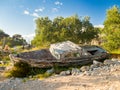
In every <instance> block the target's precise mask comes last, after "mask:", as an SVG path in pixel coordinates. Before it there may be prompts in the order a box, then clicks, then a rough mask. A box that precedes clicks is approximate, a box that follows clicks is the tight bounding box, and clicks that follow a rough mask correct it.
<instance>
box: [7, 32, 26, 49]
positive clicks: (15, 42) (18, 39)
mask: <svg viewBox="0 0 120 90" xmlns="http://www.w3.org/2000/svg"><path fill="white" fill-rule="evenodd" d="M6 44H8V45H9V46H10V47H14V46H21V45H23V46H24V45H26V44H27V42H26V40H25V39H24V38H23V37H22V35H20V34H14V35H13V36H12V37H9V38H7V43H6Z"/></svg>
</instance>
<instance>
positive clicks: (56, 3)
mask: <svg viewBox="0 0 120 90" xmlns="http://www.w3.org/2000/svg"><path fill="white" fill-rule="evenodd" d="M54 4H55V5H63V3H62V2H59V1H56V2H55V3H54Z"/></svg>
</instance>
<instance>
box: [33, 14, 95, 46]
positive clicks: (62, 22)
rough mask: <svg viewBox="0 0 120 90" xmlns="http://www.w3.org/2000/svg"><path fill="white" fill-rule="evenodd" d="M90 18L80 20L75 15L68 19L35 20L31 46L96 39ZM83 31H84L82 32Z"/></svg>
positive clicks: (83, 41)
mask: <svg viewBox="0 0 120 90" xmlns="http://www.w3.org/2000/svg"><path fill="white" fill-rule="evenodd" d="M89 20H90V18H89V17H85V18H84V19H83V20H81V19H80V18H79V17H78V16H77V15H73V16H70V17H66V18H63V17H56V18H54V19H53V20H50V19H49V18H48V17H41V18H37V19H36V21H35V22H36V30H35V33H36V35H35V37H34V39H33V40H32V44H33V45H35V46H49V45H50V44H51V43H56V42H61V41H66V40H70V41H72V42H75V43H78V44H79V43H85V42H90V41H91V40H92V39H93V38H95V37H96V35H97V32H96V31H95V30H94V27H93V25H92V24H91V23H90V21H89ZM83 29H84V31H83Z"/></svg>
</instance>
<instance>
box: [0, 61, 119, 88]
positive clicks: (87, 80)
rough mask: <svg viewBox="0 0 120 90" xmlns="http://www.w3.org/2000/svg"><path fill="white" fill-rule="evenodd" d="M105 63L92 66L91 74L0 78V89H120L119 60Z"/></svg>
mask: <svg viewBox="0 0 120 90" xmlns="http://www.w3.org/2000/svg"><path fill="white" fill-rule="evenodd" d="M111 63H113V64H111ZM107 64H108V63H107ZM107 64H106V65H105V66H101V67H98V68H94V70H92V72H91V75H90V74H86V73H89V71H87V72H86V71H85V72H83V73H80V74H79V75H69V76H60V75H57V76H51V77H49V78H46V79H44V80H38V79H36V80H26V81H25V80H24V79H20V78H11V79H5V80H2V79H1V78H0V80H2V81H0V90H120V88H119V87H120V62H119V61H117V62H116V61H115V62H110V63H109V65H107Z"/></svg>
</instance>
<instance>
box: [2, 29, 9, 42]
mask: <svg viewBox="0 0 120 90" xmlns="http://www.w3.org/2000/svg"><path fill="white" fill-rule="evenodd" d="M4 37H9V35H8V34H6V33H5V32H4V31H3V30H1V29H0V40H1V39H3V38H4Z"/></svg>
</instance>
